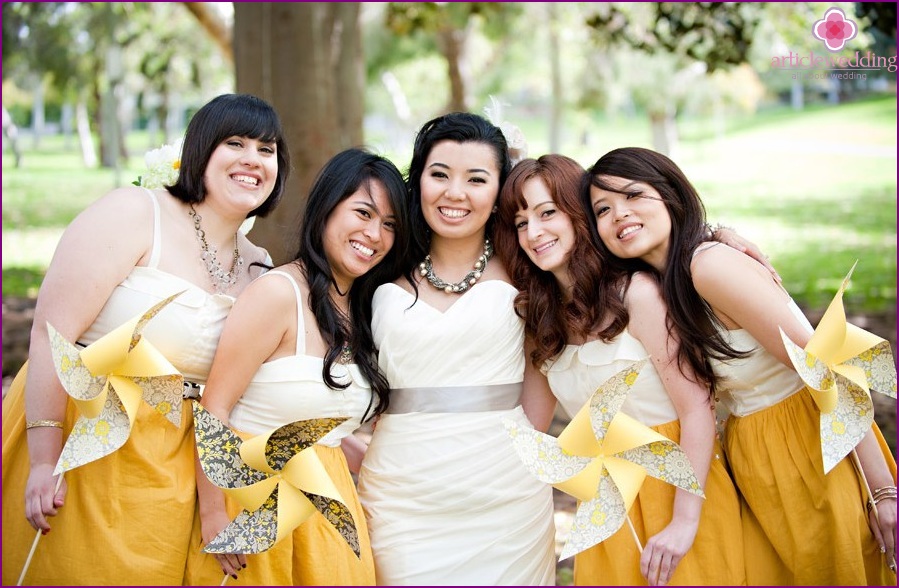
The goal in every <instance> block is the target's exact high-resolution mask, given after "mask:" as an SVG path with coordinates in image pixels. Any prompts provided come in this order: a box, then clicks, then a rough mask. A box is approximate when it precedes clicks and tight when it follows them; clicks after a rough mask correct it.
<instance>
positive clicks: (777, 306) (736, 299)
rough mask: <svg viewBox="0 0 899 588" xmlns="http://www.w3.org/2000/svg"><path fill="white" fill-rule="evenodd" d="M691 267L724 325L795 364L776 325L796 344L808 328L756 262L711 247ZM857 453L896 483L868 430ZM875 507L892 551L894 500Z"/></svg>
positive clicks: (873, 472)
mask: <svg viewBox="0 0 899 588" xmlns="http://www.w3.org/2000/svg"><path fill="white" fill-rule="evenodd" d="M692 270H693V282H694V284H695V285H696V289H697V291H698V292H699V294H700V296H702V297H703V298H704V299H705V300H706V301H708V303H709V304H710V305H711V306H712V308H713V309H714V310H715V312H716V313H717V314H718V316H719V317H721V318H722V319H723V320H724V321H725V324H728V325H729V326H731V328H734V327H738V328H743V329H746V330H747V331H749V333H750V334H751V335H752V336H753V337H754V338H755V339H756V340H757V341H758V342H759V343H761V344H762V346H763V347H764V348H765V350H766V351H768V352H769V353H771V354H772V355H774V356H775V357H777V359H778V360H779V361H780V362H781V363H783V364H784V365H786V366H788V367H790V368H791V369H792V368H793V364H792V362H791V361H790V359H789V356H788V355H787V352H786V349H785V348H784V344H783V340H782V339H781V335H780V332H779V329H778V327H779V328H782V329H783V330H784V332H785V333H786V335H787V336H788V337H789V338H790V339H791V340H792V341H793V342H794V343H796V344H797V345H799V346H800V347H805V346H806V344H807V343H808V341H809V339H810V338H811V336H812V331H811V330H810V329H809V327H808V325H807V324H805V323H803V322H802V321H800V319H799V318H798V317H797V316H796V315H794V314H793V312H792V311H790V309H789V308H788V306H787V302H788V299H789V297H788V295H787V294H786V293H785V292H784V291H783V290H782V288H781V287H780V286H779V285H777V284H774V283H773V280H772V279H771V277H770V276H769V275H767V274H766V273H765V272H764V270H762V269H760V268H759V266H758V264H755V263H753V262H751V261H749V260H748V259H747V258H746V256H744V255H742V254H740V253H737V252H734V251H733V250H730V249H728V248H727V247H712V248H710V249H708V250H707V251H703V252H701V253H698V254H697V255H696V256H695V258H694V260H693V264H692ZM856 452H857V454H858V457H859V461H860V463H861V466H862V470H863V472H864V474H865V477H866V478H867V479H868V482H869V484H870V485H871V488H872V489H874V488H879V487H882V485H894V484H895V480H893V478H892V475H891V474H890V471H889V469H888V468H887V465H886V461H885V460H884V458H883V454H882V453H881V452H880V449H879V446H878V444H877V441H876V439H874V435H873V433H872V432H871V431H869V432H868V433H867V434H866V435H865V437H864V438H863V439H862V441H861V442H860V443H859V445H858V446H857V448H856ZM878 507H879V508H878V513H881V512H883V514H884V516H883V518H882V519H880V523H879V524H876V523H875V522H874V517H873V515H872V517H871V521H870V522H871V525H872V530H873V532H874V535H875V536H876V537H878V541H879V542H880V544H881V545H882V546H884V547H886V548H889V547H890V546H892V549H893V550H895V539H896V502H895V500H886V501H882V502H881V503H880V504H878Z"/></svg>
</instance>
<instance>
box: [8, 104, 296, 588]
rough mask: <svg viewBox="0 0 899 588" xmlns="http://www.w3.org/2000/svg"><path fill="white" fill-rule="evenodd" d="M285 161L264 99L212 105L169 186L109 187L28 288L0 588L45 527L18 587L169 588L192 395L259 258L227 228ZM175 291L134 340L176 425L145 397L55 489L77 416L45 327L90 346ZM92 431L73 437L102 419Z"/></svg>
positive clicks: (252, 205)
mask: <svg viewBox="0 0 899 588" xmlns="http://www.w3.org/2000/svg"><path fill="white" fill-rule="evenodd" d="M289 161H290V159H289V156H288V152H287V146H286V145H285V144H284V136H283V133H282V131H281V124H280V122H279V120H278V115H277V113H276V112H275V111H274V109H273V108H272V107H271V106H270V105H269V104H267V103H266V102H265V101H263V100H261V99H259V98H256V97H255V96H249V95H243V94H226V95H223V96H219V97H217V98H215V99H213V100H212V101H210V102H209V103H208V104H206V105H205V106H203V107H202V108H201V109H200V110H199V111H198V112H197V113H196V114H195V115H194V117H193V118H192V119H191V121H190V123H189V124H188V127H187V133H186V135H185V138H184V154H183V159H182V166H181V168H180V171H179V173H180V177H179V179H178V181H177V182H175V184H174V186H171V187H170V188H168V187H165V186H163V187H162V188H159V189H155V190H150V189H148V188H145V187H137V186H126V187H122V188H117V189H115V190H112V191H111V192H109V193H108V194H106V195H105V196H103V197H102V198H99V199H97V200H96V201H95V202H93V203H92V204H91V205H90V206H88V207H87V208H86V209H85V210H84V211H82V212H81V213H80V214H79V215H78V216H77V217H76V218H75V220H73V221H72V223H71V224H70V225H69V226H68V227H67V228H66V230H65V232H64V233H63V235H62V238H61V239H60V242H59V246H58V247H57V250H56V253H55V254H54V256H53V260H52V261H51V262H50V266H49V268H48V269H47V274H46V276H45V277H44V280H43V283H42V284H41V289H40V293H39V294H38V299H37V306H36V308H35V314H34V323H33V327H32V331H31V344H30V348H29V356H28V364H27V369H26V368H23V369H22V371H21V372H20V376H19V377H17V379H16V381H15V382H14V383H13V384H12V386H11V387H10V390H9V392H8V394H7V396H6V398H5V399H4V401H3V584H6V585H12V584H13V583H15V582H16V581H17V579H18V578H19V575H20V574H21V572H22V570H23V569H24V568H25V567H26V560H27V559H28V551H29V549H30V546H31V544H32V539H33V538H34V537H35V531H36V530H37V531H39V532H42V533H45V534H46V533H50V531H51V529H52V534H50V535H49V536H48V537H46V538H44V539H43V540H42V541H40V542H39V544H38V546H37V549H36V550H35V552H34V556H33V559H30V560H29V561H30V564H29V565H28V568H27V573H26V574H25V576H24V578H23V582H24V583H25V584H33V585H57V586H66V585H76V584H78V585H85V584H87V585H94V586H102V585H120V584H133V583H141V584H147V585H158V586H162V585H180V584H181V582H182V579H183V576H184V567H185V563H186V561H187V555H188V550H189V548H190V534H191V524H192V521H193V516H194V509H195V506H196V500H197V498H196V495H197V488H196V480H195V477H194V436H193V415H192V412H191V403H190V398H195V397H198V396H199V389H200V386H202V385H203V384H204V383H205V381H206V378H207V376H208V374H209V369H210V366H211V364H212V358H213V355H214V354H215V350H216V346H217V345H218V341H219V337H220V336H221V333H222V328H223V326H224V324H225V318H226V317H227V316H228V313H229V312H230V310H231V305H232V304H233V303H234V300H235V297H236V296H237V295H238V294H239V293H240V292H241V290H243V288H244V287H246V286H247V285H248V284H249V283H250V282H251V281H252V280H253V279H254V278H255V277H257V276H259V275H260V274H261V273H262V267H260V265H261V264H268V265H270V264H271V258H270V256H269V255H268V253H267V252H266V251H265V249H263V248H261V247H258V246H257V245H255V244H254V243H252V242H251V241H250V240H249V239H248V238H247V236H246V235H244V234H243V233H241V232H240V231H239V228H240V226H241V224H242V223H243V221H244V220H246V218H247V217H248V216H252V215H254V214H265V213H267V212H269V211H270V210H271V209H272V208H273V207H274V206H275V205H276V204H277V202H278V200H279V198H280V197H281V194H282V192H283V190H284V186H285V182H286V180H287V176H288V173H289V171H290V168H289ZM179 293H180V294H179ZM175 294H179V296H178V297H177V298H176V299H175V300H174V301H173V302H172V303H170V304H169V305H168V306H165V307H164V308H163V309H162V310H161V311H160V312H159V313H158V314H156V315H155V316H154V317H153V319H152V320H150V321H149V323H148V324H147V326H146V328H145V329H144V331H143V337H144V338H145V339H146V340H147V341H149V342H150V343H151V344H152V345H153V346H154V347H156V349H157V350H158V351H159V352H160V353H161V354H162V355H163V356H164V357H166V358H167V359H168V360H169V361H170V362H171V363H172V365H173V366H174V367H175V369H177V370H178V372H180V373H181V374H183V376H184V378H185V381H186V382H187V383H188V386H186V387H185V390H184V398H183V399H171V400H169V399H167V400H166V403H164V404H165V406H172V405H174V404H175V403H177V404H180V405H181V406H180V408H181V418H180V420H178V422H177V423H174V422H173V421H169V420H168V419H167V418H166V416H165V415H164V414H163V413H165V412H166V411H165V407H163V409H162V410H153V409H152V408H151V407H150V406H149V405H147V404H146V403H143V404H141V405H140V410H139V411H138V413H137V414H136V416H135V418H134V422H133V425H132V427H131V432H130V435H129V437H128V440H127V441H125V443H124V444H123V445H122V446H121V447H119V448H118V449H116V450H115V451H114V452H112V453H110V454H108V455H105V456H104V457H102V458H100V459H96V460H94V461H90V462H89V463H86V464H84V465H81V466H79V467H77V468H75V469H72V470H71V471H68V472H66V474H65V476H64V477H63V479H62V480H60V479H59V476H57V475H54V470H55V467H56V464H57V462H58V461H59V458H60V455H61V453H62V449H63V443H64V441H65V440H66V439H67V438H68V437H69V436H70V435H72V430H73V427H74V426H75V424H76V421H77V419H78V418H79V411H78V410H77V408H76V406H75V403H74V401H73V400H72V399H71V398H69V396H68V395H67V393H66V391H65V389H64V388H63V386H62V383H61V382H60V381H59V379H58V378H57V376H56V370H55V368H54V365H53V360H52V356H51V349H50V340H49V335H48V331H47V324H48V323H49V324H51V325H53V327H54V328H55V329H56V330H57V331H58V332H59V333H60V334H61V335H62V336H63V337H64V338H65V339H66V340H68V341H70V342H73V343H74V342H77V343H78V344H80V345H82V346H89V345H91V344H92V343H95V342H96V341H98V340H99V339H101V338H103V337H104V336H106V335H107V334H108V333H110V332H112V331H113V330H114V329H116V328H117V327H119V326H120V325H123V324H124V323H126V322H127V321H129V320H131V319H132V318H134V317H135V316H140V315H141V314H143V313H145V312H146V311H148V310H149V309H150V308H152V307H153V306H154V305H156V304H157V303H159V302H161V301H162V300H164V299H166V298H169V297H170V296H173V295H175ZM26 374H27V375H26ZM101 417H103V414H101ZM98 418H100V417H98ZM91 422H92V421H89V422H88V425H86V426H82V425H80V424H79V425H78V427H79V435H83V434H84V433H83V431H84V430H87V429H90V430H97V431H102V430H104V429H105V428H106V427H107V426H108V425H109V423H110V422H112V418H106V420H103V418H101V419H100V421H98V422H97V423H96V426H92V425H90V423H91ZM83 441H84V442H85V443H86V442H88V441H90V442H96V443H102V439H83ZM57 484H59V485H58V486H57Z"/></svg>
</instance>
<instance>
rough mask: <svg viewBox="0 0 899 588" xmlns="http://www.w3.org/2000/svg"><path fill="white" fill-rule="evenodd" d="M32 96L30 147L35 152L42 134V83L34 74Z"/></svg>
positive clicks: (39, 144)
mask: <svg viewBox="0 0 899 588" xmlns="http://www.w3.org/2000/svg"><path fill="white" fill-rule="evenodd" d="M31 80H32V81H33V90H34V91H33V94H32V96H31V147H32V148H33V149H34V150H37V149H39V148H40V146H41V135H43V134H44V131H45V129H44V126H45V121H44V81H43V80H42V79H41V78H40V76H38V75H37V74H34V75H33V76H32V77H31Z"/></svg>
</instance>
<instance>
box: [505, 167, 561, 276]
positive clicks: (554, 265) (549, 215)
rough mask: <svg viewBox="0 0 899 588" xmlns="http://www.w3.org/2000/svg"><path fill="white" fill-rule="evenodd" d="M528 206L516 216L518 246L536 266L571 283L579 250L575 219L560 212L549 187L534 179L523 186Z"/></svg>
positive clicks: (538, 178)
mask: <svg viewBox="0 0 899 588" xmlns="http://www.w3.org/2000/svg"><path fill="white" fill-rule="evenodd" d="M521 196H522V198H523V199H524V201H525V203H526V206H525V207H519V209H518V212H517V213H516V214H515V230H516V231H517V232H518V245H519V246H520V247H521V249H522V250H523V251H524V252H525V254H527V256H528V257H529V258H530V260H531V261H532V262H534V265H536V266H537V267H538V268H540V269H541V270H543V271H546V272H552V273H553V274H555V275H556V278H557V279H559V281H560V282H563V283H565V282H567V281H568V280H567V275H568V263H569V261H570V259H571V252H572V251H573V250H574V246H575V233H574V226H573V225H572V223H571V217H569V216H568V215H567V214H565V213H564V212H562V211H561V210H559V208H558V206H557V205H556V203H555V201H554V200H553V197H552V194H551V193H550V190H549V188H548V187H547V186H546V183H545V182H544V181H543V179H541V178H540V177H539V176H534V177H532V178H531V179H529V180H528V181H526V182H525V183H524V185H523V186H522V191H521Z"/></svg>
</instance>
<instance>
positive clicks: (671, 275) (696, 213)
mask: <svg viewBox="0 0 899 588" xmlns="http://www.w3.org/2000/svg"><path fill="white" fill-rule="evenodd" d="M588 174H589V175H588V176H587V179H586V181H585V182H584V187H583V190H582V192H581V199H582V203H583V204H584V206H585V207H586V210H589V211H590V212H591V214H592V209H593V207H592V205H591V202H590V187H591V186H596V187H597V188H600V189H602V190H607V191H609V192H618V193H622V192H621V191H620V190H619V189H616V188H614V187H613V186H611V185H610V184H609V183H608V182H607V181H606V180H605V177H606V176H613V177H618V178H624V179H627V180H635V181H638V182H642V183H644V184H648V185H650V186H652V188H654V189H655V190H656V192H658V193H659V195H660V196H661V197H662V202H664V204H665V208H667V210H668V214H669V215H670V216H671V236H670V238H669V240H668V242H669V247H668V259H667V263H666V265H665V271H664V273H659V272H658V271H657V270H655V268H653V267H652V266H650V265H649V264H647V263H645V262H643V261H642V260H639V259H632V260H622V261H623V267H625V268H627V269H628V270H629V271H636V270H640V271H645V272H647V273H649V274H650V275H652V276H655V278H656V279H657V280H658V281H659V283H660V288H661V291H662V296H663V298H664V300H665V303H666V304H667V306H668V317H667V321H668V328H669V329H672V330H673V331H674V333H676V334H677V336H678V338H679V339H680V346H679V348H678V365H679V366H680V369H681V372H682V373H683V374H684V375H687V374H689V372H690V371H691V370H692V372H693V373H694V374H696V376H697V377H698V378H699V380H700V381H702V382H704V383H706V384H708V385H709V388H710V393H711V395H712V396H713V397H714V395H715V391H716V387H717V385H718V384H719V379H718V378H717V377H716V376H715V373H714V371H713V370H712V365H711V363H710V361H709V359H710V358H714V359H719V360H726V359H733V358H738V357H745V356H746V355H747V354H746V353H741V352H739V351H737V350H736V349H734V348H733V347H731V346H730V345H728V343H727V341H726V340H725V339H724V337H723V336H722V334H721V332H720V331H719V327H721V321H720V320H718V318H717V317H716V316H715V313H714V312H713V311H712V308H711V307H710V306H709V304H708V303H707V302H706V301H705V300H704V299H703V298H702V297H701V296H700V295H699V293H698V292H697V291H696V288H695V287H694V286H693V278H692V274H691V272H690V262H691V261H692V259H693V252H694V251H695V250H696V247H697V246H699V244H700V243H702V242H703V241H705V240H706V239H707V230H706V224H705V222H706V217H705V206H703V204H702V200H701V199H700V198H699V193H698V192H697V191H696V189H695V188H694V187H693V185H692V184H691V183H690V181H689V180H688V179H687V177H686V176H685V175H684V172H682V171H681V169H680V168H679V167H677V165H676V164H675V163H674V162H673V161H671V159H669V158H668V157H666V156H664V155H662V154H661V153H657V152H655V151H652V150H650V149H643V148H639V147H625V148H621V149H614V150H612V151H610V152H608V153H606V154H605V155H603V156H602V157H600V158H599V160H597V162H596V163H595V164H593V167H591V168H590V170H589V172H588ZM591 226H592V228H593V230H592V231H591V233H592V235H593V238H594V240H595V241H596V243H597V247H598V248H600V249H601V250H602V251H604V252H605V253H606V254H607V255H611V254H610V253H609V251H608V249H607V248H606V246H605V244H604V243H603V242H602V239H600V237H599V232H598V230H597V228H596V223H591ZM685 368H688V369H685Z"/></svg>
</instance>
